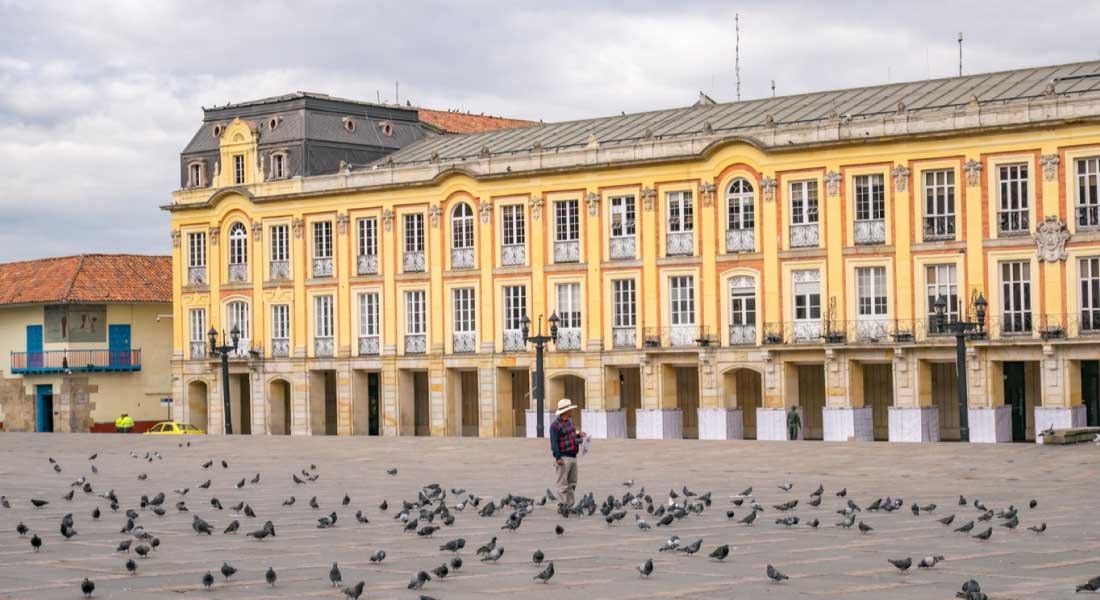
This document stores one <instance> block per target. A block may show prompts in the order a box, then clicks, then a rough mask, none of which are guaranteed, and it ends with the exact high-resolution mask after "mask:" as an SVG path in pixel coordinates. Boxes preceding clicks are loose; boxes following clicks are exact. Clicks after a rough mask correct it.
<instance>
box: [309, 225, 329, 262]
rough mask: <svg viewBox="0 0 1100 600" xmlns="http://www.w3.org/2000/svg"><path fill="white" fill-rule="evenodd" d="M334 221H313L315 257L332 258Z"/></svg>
mask: <svg viewBox="0 0 1100 600" xmlns="http://www.w3.org/2000/svg"><path fill="white" fill-rule="evenodd" d="M332 237H333V236H332V221H328V220H325V221H314V222H313V258H332V250H333V248H332V244H333V240H332Z"/></svg>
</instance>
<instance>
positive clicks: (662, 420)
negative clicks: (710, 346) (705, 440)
mask: <svg viewBox="0 0 1100 600" xmlns="http://www.w3.org/2000/svg"><path fill="white" fill-rule="evenodd" d="M647 368H649V366H648V365H647ZM700 368H701V367H700ZM653 371H655V372H657V375H656V380H657V381H656V385H657V390H656V392H657V393H656V399H657V405H656V406H654V407H652V408H650V407H647V406H646V405H645V404H644V402H643V405H642V406H643V408H641V409H640V410H638V411H637V412H636V413H635V429H636V433H637V438H638V439H640V440H643V439H649V440H678V439H681V438H683V437H684V415H683V411H682V410H681V409H680V408H679V407H678V406H677V404H676V389H677V388H676V384H677V382H676V378H677V372H676V368H675V367H673V366H671V365H663V364H657V365H653ZM643 400H644V397H643Z"/></svg>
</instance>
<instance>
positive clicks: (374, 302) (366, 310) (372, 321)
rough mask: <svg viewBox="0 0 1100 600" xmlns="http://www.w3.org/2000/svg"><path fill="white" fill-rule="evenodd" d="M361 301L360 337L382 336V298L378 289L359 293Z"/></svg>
mask: <svg viewBox="0 0 1100 600" xmlns="http://www.w3.org/2000/svg"><path fill="white" fill-rule="evenodd" d="M357 296H358V302H359V337H380V336H381V335H382V332H381V321H380V315H381V314H382V311H381V306H382V299H381V296H380V295H379V293H378V292H377V291H365V292H359V293H358V294H357Z"/></svg>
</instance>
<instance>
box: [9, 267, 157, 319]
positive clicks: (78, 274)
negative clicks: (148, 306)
mask: <svg viewBox="0 0 1100 600" xmlns="http://www.w3.org/2000/svg"><path fill="white" fill-rule="evenodd" d="M68 302H80V303H101V304H102V303H126V304H129V303H137V302H151V303H159V302H163V303H169V302H172V257H170V256H140V255H135V254H82V255H79V256H63V257H59V258H44V259H41V260H28V261H23V262H13V263H6V264H0V306H2V305H15V304H62V303H68Z"/></svg>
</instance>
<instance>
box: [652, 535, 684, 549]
mask: <svg viewBox="0 0 1100 600" xmlns="http://www.w3.org/2000/svg"><path fill="white" fill-rule="evenodd" d="M679 548H680V536H678V535H674V536H672V537H670V538H668V540H667V541H666V542H665V543H664V545H663V546H661V547H660V548H658V549H657V551H658V552H665V551H668V550H677V549H679Z"/></svg>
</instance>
